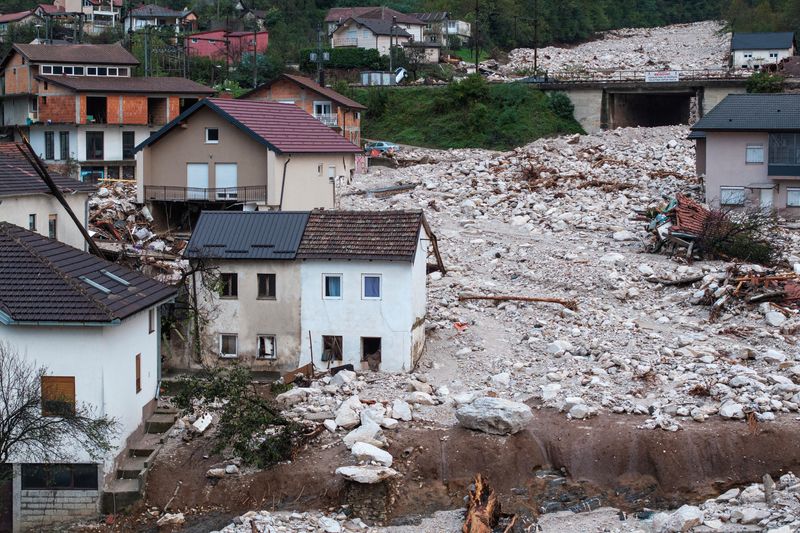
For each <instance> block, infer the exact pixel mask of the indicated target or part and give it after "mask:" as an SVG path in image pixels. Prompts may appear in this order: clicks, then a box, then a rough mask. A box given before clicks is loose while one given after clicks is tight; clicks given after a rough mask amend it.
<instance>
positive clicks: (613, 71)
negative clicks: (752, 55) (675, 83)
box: [485, 21, 731, 78]
mask: <svg viewBox="0 0 800 533" xmlns="http://www.w3.org/2000/svg"><path fill="white" fill-rule="evenodd" d="M722 29H723V23H721V22H714V21H705V22H695V23H691V24H676V25H672V26H665V27H660V28H626V29H620V30H612V31H608V32H604V33H603V34H602V38H601V39H599V40H595V41H590V42H587V43H583V44H579V45H577V46H574V47H571V48H560V47H554V46H547V47H544V48H540V49H539V50H538V66H539V68H540V69H542V70H544V71H547V73H548V75H549V76H550V77H552V78H559V77H565V78H568V77H569V76H571V75H580V74H582V73H586V72H594V73H597V74H598V75H599V76H600V77H601V78H602V77H603V76H605V77H608V78H611V77H615V78H619V77H620V76H622V77H623V78H625V74H622V72H623V71H633V70H638V71H640V74H639V77H642V75H641V71H643V70H701V69H726V68H727V66H728V55H729V50H730V39H731V34H730V33H726V32H723V31H722ZM533 56H534V51H533V49H532V48H518V49H515V50H512V51H511V53H510V54H509V61H508V63H507V64H505V65H501V66H499V67H498V68H497V72H498V74H500V75H501V76H508V77H514V76H516V77H519V76H530V75H533ZM485 66H486V67H487V68H489V67H491V66H492V65H491V64H486V65H485ZM598 71H599V72H598ZM631 75H632V74H631Z"/></svg>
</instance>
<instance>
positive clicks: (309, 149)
mask: <svg viewBox="0 0 800 533" xmlns="http://www.w3.org/2000/svg"><path fill="white" fill-rule="evenodd" d="M204 106H205V107H208V108H209V109H211V110H212V111H214V112H215V113H217V114H218V115H220V116H221V117H223V118H224V119H226V120H227V121H228V122H230V123H231V124H233V125H234V126H236V127H238V128H239V129H241V130H242V131H244V132H245V133H247V134H248V135H250V137H252V138H253V139H254V140H256V141H257V142H259V143H261V144H263V145H265V146H266V147H267V148H269V149H270V150H273V151H275V152H277V153H305V154H330V153H334V154H345V153H361V148H359V147H358V146H356V145H355V144H353V143H351V142H350V141H348V140H347V139H345V138H344V137H342V136H341V135H339V134H338V133H336V132H335V131H333V129H331V128H329V127H328V126H326V125H325V124H323V123H322V122H320V121H319V120H317V119H315V118H314V117H312V116H311V115H309V114H308V113H306V112H305V111H303V110H302V109H300V108H299V107H297V106H294V105H289V104H281V103H278V102H258V101H255V100H235V99H232V98H230V99H229V98H206V99H204V100H201V101H199V102H197V103H196V104H195V105H193V106H192V107H190V108H189V109H187V110H186V111H184V112H183V113H182V114H181V115H180V116H179V117H178V118H176V119H175V120H173V121H172V122H170V123H169V124H167V125H166V126H164V127H163V128H161V129H160V130H158V132H157V133H155V134H153V135H151V136H150V137H148V138H147V140H146V141H144V142H143V143H142V144H140V145H139V146H138V147H137V148H136V149H137V150H139V149H141V148H144V147H145V146H149V145H151V144H154V143H156V142H158V140H159V139H160V138H161V137H163V136H164V135H166V134H167V133H169V131H171V130H172V128H174V127H176V126H177V125H178V124H180V123H181V122H183V121H184V120H185V119H186V118H187V117H189V116H190V115H192V114H193V113H195V112H196V111H197V110H198V109H200V108H201V107H204Z"/></svg>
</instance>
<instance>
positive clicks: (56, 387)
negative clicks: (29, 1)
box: [0, 222, 176, 531]
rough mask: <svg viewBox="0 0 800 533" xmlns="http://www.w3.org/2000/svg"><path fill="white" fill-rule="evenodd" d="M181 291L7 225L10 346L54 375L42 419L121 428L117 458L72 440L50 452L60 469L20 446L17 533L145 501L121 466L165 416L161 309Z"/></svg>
mask: <svg viewBox="0 0 800 533" xmlns="http://www.w3.org/2000/svg"><path fill="white" fill-rule="evenodd" d="M175 292H176V291H175V289H174V288H172V287H169V286H166V285H164V284H162V283H159V282H157V281H155V280H153V279H150V278H148V277H147V276H144V275H143V274H141V273H139V272H136V271H133V270H130V269H128V268H126V267H123V266H120V265H117V264H114V263H111V262H109V261H106V260H104V259H101V258H98V257H95V256H94V255H91V254H89V253H86V252H83V251H81V250H78V249H76V248H73V247H71V246H68V245H66V244H63V243H61V242H58V241H56V240H53V239H49V238H47V237H44V236H42V235H39V234H38V233H35V232H32V231H29V230H27V229H24V228H21V227H19V226H16V225H14V224H10V223H8V222H0V339H2V342H3V344H4V348H8V349H9V350H10V351H11V352H13V354H14V355H13V357H14V358H18V359H19V360H22V361H24V362H26V363H28V364H29V365H31V366H32V367H33V368H34V369H39V368H42V369H44V370H43V375H42V376H41V381H40V383H41V386H40V389H39V391H38V393H39V394H41V409H42V416H44V417H49V416H59V413H62V414H63V411H62V410H63V409H69V410H74V409H75V406H77V405H85V406H87V407H89V408H90V409H92V410H93V411H94V412H95V413H96V414H97V415H101V416H102V415H104V416H107V417H108V418H110V419H115V420H116V423H117V425H116V428H115V430H116V431H115V433H114V434H113V435H112V436H111V438H110V444H111V449H110V450H108V452H106V451H104V450H97V449H93V448H92V447H91V446H87V445H86V444H85V443H81V442H79V441H77V440H75V439H74V437H73V436H71V435H64V437H63V439H62V440H61V441H60V442H59V445H58V449H56V450H50V451H49V452H48V457H47V458H49V459H50V460H51V461H53V459H58V460H55V461H53V463H57V464H52V463H48V462H47V461H44V460H43V459H44V458H43V457H42V454H41V453H40V452H41V451H40V450H37V449H36V448H35V447H28V446H27V445H26V443H24V442H19V443H16V444H12V449H11V459H10V461H8V462H9V463H11V464H13V465H14V466H13V472H14V477H15V479H14V483H13V487H14V491H15V494H14V498H13V500H14V502H15V503H14V508H13V510H12V520H13V526H12V528H13V529H12V530H13V531H44V530H47V531H50V530H53V529H57V528H56V527H55V524H56V523H58V522H59V521H74V520H75V519H76V517H78V516H80V517H87V518H88V517H91V518H94V517H96V516H97V514H98V510H99V508H100V502H101V500H102V499H103V498H104V496H103V495H104V493H105V494H106V495H107V496H110V495H111V494H113V495H115V496H116V497H118V498H119V499H118V500H117V501H118V502H119V504H120V505H122V502H123V499H122V498H123V496H125V495H128V496H130V495H131V494H133V495H136V494H138V492H139V488H140V487H139V480H137V479H132V480H131V479H125V480H120V479H117V468H116V466H117V465H119V466H120V468H121V469H125V468H126V467H127V466H128V464H127V463H126V461H128V460H129V459H128V457H127V454H125V453H124V450H125V449H126V446H127V445H128V442H129V439H133V438H136V436H138V435H140V434H141V433H142V432H143V431H144V420H145V419H146V418H147V417H148V416H150V414H152V413H153V412H154V410H155V406H156V402H157V397H158V394H159V386H160V378H161V373H160V369H161V367H160V364H161V354H160V337H161V331H160V322H161V320H160V316H159V308H160V306H161V305H162V304H164V303H166V302H168V301H169V300H171V299H172V298H173V297H174V296H175ZM37 381H39V380H38V379H37ZM0 404H2V401H0ZM61 458H63V459H61ZM39 463H46V464H39ZM76 471H79V472H80V475H79V476H78V475H76ZM37 473H38V475H36V474H37ZM50 480H52V482H50ZM45 500H46V501H48V502H50V503H51V504H52V505H51V506H48V511H47V512H46V513H45V512H44V509H42V508H41V505H38V504H39V503H40V502H42V501H45ZM6 511H7V509H6ZM107 512H111V511H110V510H107Z"/></svg>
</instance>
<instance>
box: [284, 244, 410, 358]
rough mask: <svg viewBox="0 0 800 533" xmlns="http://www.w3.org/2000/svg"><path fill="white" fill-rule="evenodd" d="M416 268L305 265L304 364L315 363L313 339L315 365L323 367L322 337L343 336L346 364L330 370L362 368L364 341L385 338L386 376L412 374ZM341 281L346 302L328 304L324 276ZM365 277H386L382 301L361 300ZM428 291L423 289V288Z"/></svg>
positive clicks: (400, 265) (378, 263)
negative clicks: (339, 275)
mask: <svg viewBox="0 0 800 533" xmlns="http://www.w3.org/2000/svg"><path fill="white" fill-rule="evenodd" d="M412 272H413V265H412V264H411V263H407V262H389V261H342V260H332V261H327V260H305V261H303V262H302V263H301V274H300V278H301V283H302V288H301V291H302V296H301V302H300V306H301V337H302V339H303V342H301V343H300V346H301V352H300V364H301V365H303V364H305V363H307V362H309V361H310V360H311V351H310V347H309V342H308V337H309V332H310V333H311V342H312V344H313V352H314V364H315V365H317V366H322V367H323V368H324V367H325V364H323V363H322V362H321V361H320V355H321V353H322V336H323V335H341V336H342V350H343V360H342V361H341V362H339V361H333V362H331V365H332V366H333V365H339V364H348V363H350V364H353V365H354V366H355V367H356V368H366V363H363V364H362V362H361V338H362V337H380V338H381V366H380V369H381V370H382V371H387V372H401V371H408V370H410V369H411V340H412V339H411V326H412V324H413V323H414V319H415V306H419V305H420V303H419V301H415V300H418V296H417V297H414V296H412V297H411V298H409V293H410V292H411V293H412V294H415V293H416V292H417V291H415V290H414V289H413V288H412V287H411V283H412ZM323 274H341V275H342V298H341V299H338V300H331V299H324V298H323V293H322V283H323V281H322V275H323ZM362 274H380V275H381V278H382V280H381V299H380V300H365V299H363V298H362V281H361V276H362ZM423 290H424V284H423Z"/></svg>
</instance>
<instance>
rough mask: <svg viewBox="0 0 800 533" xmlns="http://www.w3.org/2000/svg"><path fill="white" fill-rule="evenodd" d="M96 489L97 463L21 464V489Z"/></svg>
mask: <svg viewBox="0 0 800 533" xmlns="http://www.w3.org/2000/svg"><path fill="white" fill-rule="evenodd" d="M59 489H60V490H70V489H80V490H97V465H94V464H23V465H22V490H59Z"/></svg>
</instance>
